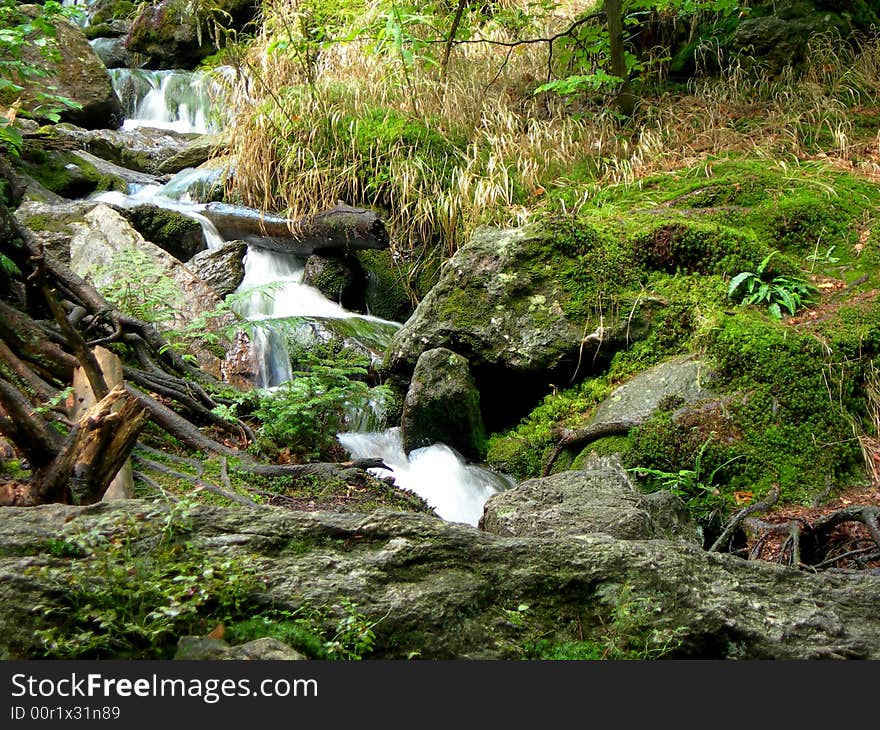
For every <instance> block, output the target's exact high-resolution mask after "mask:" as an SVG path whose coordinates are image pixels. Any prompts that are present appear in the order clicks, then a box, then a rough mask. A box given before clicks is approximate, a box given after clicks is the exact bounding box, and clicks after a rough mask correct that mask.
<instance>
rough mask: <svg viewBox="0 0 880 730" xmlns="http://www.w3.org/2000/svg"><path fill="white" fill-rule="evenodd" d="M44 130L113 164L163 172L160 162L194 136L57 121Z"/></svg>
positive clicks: (181, 147) (162, 130) (160, 130)
mask: <svg viewBox="0 0 880 730" xmlns="http://www.w3.org/2000/svg"><path fill="white" fill-rule="evenodd" d="M47 133H48V135H49V136H50V138H54V139H57V140H59V141H60V142H62V143H65V142H66V143H68V144H71V145H75V146H77V147H79V148H80V149H83V150H85V151H87V152H90V153H91V154H93V155H95V156H97V157H100V158H102V159H104V160H107V161H109V162H112V163H113V164H114V165H118V166H119V167H124V168H126V169H128V170H134V171H136V172H141V173H147V174H148V175H160V174H162V173H161V171H160V168H161V167H162V165H163V163H165V162H166V161H167V160H169V159H171V158H172V157H174V156H175V155H177V154H178V153H180V152H182V151H183V150H184V149H186V146H187V145H188V144H189V142H190V140H192V139H193V138H195V137H196V136H197V135H192V134H181V133H178V132H173V131H170V130H165V129H154V128H153V127H138V128H136V129H133V130H131V131H128V132H120V131H117V130H114V129H94V130H89V129H82V128H80V127H77V126H75V125H72V124H56V125H55V126H54V127H52V128H51V130H48V131H47Z"/></svg>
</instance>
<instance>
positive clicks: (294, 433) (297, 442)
mask: <svg viewBox="0 0 880 730" xmlns="http://www.w3.org/2000/svg"><path fill="white" fill-rule="evenodd" d="M366 376H367V370H366V368H364V367H361V366H359V365H342V364H340V365H335V366H331V365H319V364H314V365H312V366H311V367H310V369H309V370H301V371H298V372H296V373H294V377H293V379H292V380H289V381H287V382H285V383H283V384H282V385H281V386H279V387H278V388H277V389H276V390H275V391H273V392H271V393H266V394H265V395H264V397H263V398H262V399H261V401H260V404H259V406H258V407H257V408H256V410H255V411H254V416H255V417H256V418H258V419H260V420H261V421H262V426H261V427H260V429H259V432H258V438H259V441H260V444H259V445H260V446H261V447H262V448H263V449H264V450H269V451H273V450H281V449H283V450H287V451H288V452H289V453H290V454H291V455H292V456H294V457H295V458H299V459H302V460H306V461H308V460H314V459H321V458H327V457H329V456H331V455H332V452H333V451H334V450H335V449H336V448H337V444H336V434H337V433H339V432H340V431H345V430H347V422H348V420H349V419H350V418H351V416H352V414H353V413H355V412H356V411H357V410H359V409H363V408H366V407H368V405H369V403H370V401H371V399H374V398H379V397H383V396H390V389H389V388H388V387H387V386H377V387H376V388H370V386H369V385H368V384H367V383H365V382H364V381H363V380H362V378H365V377H366Z"/></svg>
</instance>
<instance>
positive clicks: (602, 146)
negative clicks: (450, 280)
mask: <svg viewBox="0 0 880 730" xmlns="http://www.w3.org/2000/svg"><path fill="white" fill-rule="evenodd" d="M590 4H591V3H570V5H571V6H572V9H571V10H570V11H569V12H570V13H571V15H569V16H568V17H563V16H562V15H557V14H553V13H548V14H546V15H539V14H535V13H531V14H525V13H520V14H519V15H517V16H516V17H517V18H519V21H518V22H517V23H516V24H511V23H510V22H509V21H505V20H504V17H506V16H504V14H503V13H499V14H497V15H496V16H495V17H493V18H489V19H484V20H483V22H482V23H480V24H475V21H474V19H473V18H471V22H472V24H473V25H472V32H471V39H480V38H482V39H488V40H492V41H496V42H502V43H511V42H513V41H515V40H517V39H522V38H541V37H544V38H546V37H550V36H552V35H553V34H555V33H558V32H560V30H563V29H565V28H566V27H568V25H569V24H570V23H571V19H572V17H573V16H574V14H575V13H577V12H581V11H583V9H584V7H586V6H587V5H590ZM317 5H319V3H316V2H314V0H313V1H312V2H305V0H270V1H269V2H267V3H266V4H265V9H264V12H265V20H264V23H263V25H262V30H261V32H260V34H259V36H258V37H257V38H256V40H255V41H254V42H253V44H252V45H251V46H250V47H249V49H248V51H247V53H246V54H244V55H243V56H242V58H241V71H242V72H241V73H240V74H238V75H237V76H236V77H235V79H236V81H235V82H234V83H231V84H230V86H229V89H228V92H227V93H228V99H227V101H226V104H227V106H229V107H230V108H231V109H232V110H233V114H234V122H233V124H232V125H231V141H232V150H233V152H234V155H235V157H236V161H237V166H236V173H235V176H234V180H233V183H232V184H233V185H234V186H235V191H234V192H235V195H236V197H238V198H240V199H241V200H243V202H245V203H246V204H249V205H253V206H256V207H260V208H264V209H271V210H285V211H287V212H289V213H290V214H291V216H293V217H297V216H300V215H305V214H308V213H311V212H315V211H317V210H319V209H323V208H327V207H329V206H332V205H333V204H334V203H336V202H337V201H338V200H343V201H345V202H347V203H349V204H353V205H367V206H371V207H375V208H379V209H381V210H382V212H383V213H384V216H385V220H386V222H387V223H388V225H389V228H390V230H391V233H392V241H393V244H392V245H393V247H394V249H395V250H396V251H397V252H399V253H406V252H411V251H414V250H423V249H425V248H428V249H429V250H431V251H434V252H436V254H437V255H442V256H448V255H450V254H451V253H453V252H454V251H455V250H456V249H457V247H458V246H460V245H461V244H462V243H463V242H464V241H466V239H467V237H468V236H469V234H470V232H471V231H472V230H473V229H474V228H475V227H476V226H479V225H483V224H494V225H501V226H508V225H519V224H521V223H523V222H525V221H527V220H529V218H530V216H532V215H534V213H535V212H536V211H540V210H543V209H546V208H547V207H548V206H553V205H558V202H556V201H558V200H559V196H557V195H556V194H555V193H557V192H558V191H560V190H566V191H569V192H570V191H571V190H572V189H574V190H576V191H580V192H582V200H586V199H588V198H589V190H590V189H591V187H595V186H599V185H605V184H613V183H631V182H633V181H636V180H638V179H639V178H642V177H644V176H646V175H649V174H652V173H654V172H657V171H662V170H667V169H672V168H674V167H677V166H681V165H684V164H691V163H694V162H698V161H701V160H705V159H706V158H709V157H713V156H723V155H729V154H757V155H765V156H770V155H772V156H777V157H778V156H783V157H786V158H792V159H805V158H808V157H811V156H814V155H817V154H822V155H825V156H828V157H837V158H846V156H847V155H849V154H851V151H852V145H853V141H854V139H855V134H856V130H855V129H854V126H853V122H852V110H853V109H854V108H857V107H859V106H865V105H869V104H874V103H876V101H877V99H878V94H880V39H878V38H877V37H864V38H859V39H856V40H855V42H853V43H850V44H843V43H841V42H840V40H839V39H835V38H831V37H829V36H818V37H816V38H814V39H813V40H812V41H811V43H812V45H811V51H810V54H809V58H811V59H812V61H811V64H810V66H809V67H808V68H807V69H805V70H804V71H802V72H800V73H797V74H795V73H794V72H793V71H791V70H790V69H789V70H787V71H786V72H785V73H783V74H782V75H780V76H777V77H774V78H771V77H769V76H768V75H767V74H766V73H764V72H763V71H762V69H761V67H760V65H759V64H757V63H752V62H750V63H748V64H746V63H741V62H740V60H741V59H735V58H734V59H727V60H726V61H725V62H724V63H723V65H722V67H723V69H724V70H723V71H722V72H721V73H720V76H717V75H716V77H714V78H709V77H701V78H697V79H694V80H692V81H691V82H690V83H689V84H688V86H687V87H686V88H684V89H678V90H675V91H668V90H667V91H663V92H654V93H650V92H649V91H648V86H647V85H646V86H644V87H642V98H641V103H640V104H639V107H638V109H637V111H636V115H635V116H634V117H633V118H632V119H629V120H622V119H621V118H619V117H618V115H617V114H616V113H615V112H614V111H613V110H612V109H611V108H610V105H608V104H607V103H606V102H607V101H608V100H607V99H604V98H602V97H601V96H600V95H598V94H594V95H584V94H581V95H579V96H569V97H562V96H558V95H553V94H551V93H538V94H536V93H534V90H535V89H536V88H537V87H538V86H539V85H541V84H543V83H545V82H546V81H547V80H548V78H550V77H554V78H555V77H558V76H564V75H566V74H567V73H572V72H573V71H572V68H573V67H572V56H571V55H570V54H569V56H568V57H566V56H565V53H561V52H560V53H557V54H555V55H556V57H555V58H554V59H553V61H552V63H550V65H549V66H548V57H547V53H546V47H545V46H543V45H540V44H538V45H535V44H526V45H520V46H509V45H508V46H504V45H496V44H490V43H467V44H462V45H458V46H456V47H455V49H454V50H453V52H452V54H451V56H450V62H449V65H448V68H447V69H446V71H445V74H442V73H441V71H440V69H439V68H438V65H437V59H438V58H439V57H440V55H441V49H440V48H439V46H438V44H437V43H436V42H432V41H437V39H438V36H437V32H436V30H435V31H432V30H431V27H429V25H427V21H426V22H421V21H420V20H419V19H415V20H413V19H412V18H410V19H409V20H410V22H409V23H400V22H397V25H396V26H395V24H394V21H395V18H394V17H392V15H391V14H390V11H389V8H395V7H396V6H395V5H389V4H388V3H387V2H382V1H380V0H371V1H368V2H354V0H347V2H342V3H339V9H338V10H337V11H335V14H334V13H330V14H329V15H327V14H326V11H325V15H320V13H316V11H315V10H314V8H315V6H317ZM452 5H453V6H454V5H455V4H454V3H453V4H452ZM496 5H498V6H499V7H500V8H507V9H512V10H515V9H516V8H517V7H521V8H525V7H526V6H527V3H526V2H525V0H505V2H501V3H497V4H496ZM400 20H401V18H400V17H398V18H396V21H400ZM404 20H405V19H404ZM429 20H431V21H432V22H435V25H436V27H437V28H444V27H448V19H447V20H444V19H443V18H440V19H429ZM316 24H320V28H317V25H316ZM383 24H384V25H383ZM395 28H396V29H397V30H396V31H394V29H395ZM389 29H391V30H389ZM392 31H394V32H392ZM395 33H397V34H396V35H395ZM328 38H329V39H330V40H328ZM563 50H564V49H563ZM579 59H580V60H579V63H581V64H583V63H589V59H588V58H587V59H585V58H584V57H583V56H581V57H579ZM597 63H598V62H597ZM574 70H575V71H577V69H574ZM548 74H549V76H548ZM875 145H876V141H875ZM571 197H572V196H570V195H569V196H567V199H569V200H570V199H571Z"/></svg>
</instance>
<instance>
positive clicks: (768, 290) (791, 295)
mask: <svg viewBox="0 0 880 730" xmlns="http://www.w3.org/2000/svg"><path fill="white" fill-rule="evenodd" d="M777 253H779V252H778V251H771V252H770V253H769V254H768V255H767V256H765V257H764V259H763V260H762V261H761V263H760V264H758V268H757V269H755V271H742V272H740V273H739V274H737V275H736V276H734V277H733V278H732V279H731V280H730V285H729V286H728V287H727V296H728V297H730V298H731V299H734V298H738V299H739V301H740V303H741V304H742V305H744V306H746V305H749V304H756V305H761V304H763V305H766V307H767V311H768V313H769V314H770V316H771V317H773V318H774V319H782V312H783V309H784V310H785V311H786V312H788V313H789V314H791V315H793V314H795V312H797V311H798V310H799V309H801V308H802V307H804V306H806V305H807V304H808V303H810V302H812V301H813V300H814V299H815V296H816V288H815V287H814V286H813V285H812V284H810V283H809V282H807V281H806V280H804V279H801V278H799V277H795V276H782V275H779V276H774V277H772V278H770V274H769V272H768V269H767V267H768V264H769V263H770V260H771V259H772V258H773V257H774V256H775V255H776V254H777Z"/></svg>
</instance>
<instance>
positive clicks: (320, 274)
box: [303, 253, 367, 312]
mask: <svg viewBox="0 0 880 730" xmlns="http://www.w3.org/2000/svg"><path fill="white" fill-rule="evenodd" d="M303 283H304V284H308V285H309V286H313V287H315V289H317V290H318V291H319V292H321V294H323V295H324V296H325V297H327V299H329V300H330V301H332V302H336V303H337V304H339V305H341V306H343V307H345V308H346V309H348V310H350V311H354V312H365V311H366V309H367V307H366V302H365V300H364V297H365V292H366V288H367V281H366V274H365V272H364V270H363V267H362V266H361V263H360V261H359V260H358V259H357V258H356V257H355V256H346V255H332V254H330V253H327V254H312V255H311V256H309V258H308V260H307V261H306V267H305V271H304V272H303Z"/></svg>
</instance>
